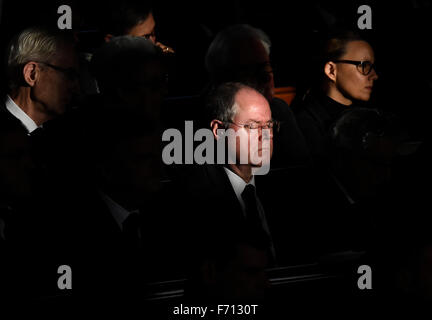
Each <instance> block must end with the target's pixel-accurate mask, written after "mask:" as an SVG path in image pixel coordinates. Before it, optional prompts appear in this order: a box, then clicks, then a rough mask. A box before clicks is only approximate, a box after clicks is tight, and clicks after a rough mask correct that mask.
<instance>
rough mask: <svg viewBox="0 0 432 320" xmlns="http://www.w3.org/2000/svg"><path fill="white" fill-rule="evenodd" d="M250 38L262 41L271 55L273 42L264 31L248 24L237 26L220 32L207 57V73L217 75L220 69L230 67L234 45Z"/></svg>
mask: <svg viewBox="0 0 432 320" xmlns="http://www.w3.org/2000/svg"><path fill="white" fill-rule="evenodd" d="M248 38H249V39H257V40H259V41H261V43H262V44H263V46H264V49H265V50H266V52H267V54H268V55H270V47H271V41H270V38H269V37H268V35H267V34H266V33H265V32H264V31H262V30H261V29H258V28H254V27H252V26H250V25H248V24H237V25H234V26H231V27H228V28H226V29H224V30H222V31H220V32H219V33H218V34H217V35H216V37H215V38H214V40H213V42H212V43H211V44H210V46H209V48H208V50H207V55H206V57H205V65H206V69H207V71H208V72H209V73H210V74H215V73H217V72H218V70H219V69H224V68H227V67H229V63H230V57H231V56H232V50H233V47H234V44H235V43H236V42H238V40H240V39H248Z"/></svg>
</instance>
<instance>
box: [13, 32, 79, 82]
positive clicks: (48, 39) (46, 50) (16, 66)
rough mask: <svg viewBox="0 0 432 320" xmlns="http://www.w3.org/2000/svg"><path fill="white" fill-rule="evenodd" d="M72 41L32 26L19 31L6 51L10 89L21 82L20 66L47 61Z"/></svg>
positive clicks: (58, 34) (56, 33)
mask: <svg viewBox="0 0 432 320" xmlns="http://www.w3.org/2000/svg"><path fill="white" fill-rule="evenodd" d="M68 42H70V43H72V42H71V41H68V40H67V39H66V37H64V36H63V35H61V34H60V33H59V32H56V31H50V30H47V29H44V28H39V27H32V28H28V29H25V30H23V31H21V32H20V33H19V34H18V35H17V36H15V38H14V39H13V40H12V41H11V43H10V45H9V47H8V51H7V69H8V74H9V87H10V88H11V89H13V88H16V87H18V86H20V84H21V83H22V81H23V79H22V68H23V67H24V65H25V64H27V63H28V62H30V61H36V62H37V61H39V62H49V61H50V60H52V59H53V57H54V56H55V54H56V53H57V51H58V50H59V48H60V47H61V46H62V45H64V44H66V43H68Z"/></svg>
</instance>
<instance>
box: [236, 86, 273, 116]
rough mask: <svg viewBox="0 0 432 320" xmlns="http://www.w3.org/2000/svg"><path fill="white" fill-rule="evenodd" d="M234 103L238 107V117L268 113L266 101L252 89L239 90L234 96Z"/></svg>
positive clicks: (268, 108)
mask: <svg viewBox="0 0 432 320" xmlns="http://www.w3.org/2000/svg"><path fill="white" fill-rule="evenodd" d="M235 102H236V103H237V106H238V111H237V114H239V115H245V114H248V115H249V114H252V115H253V114H263V113H270V107H269V104H268V102H267V99H266V98H265V97H264V96H263V95H262V94H260V93H259V92H257V91H256V90H253V89H249V88H243V89H240V91H239V92H237V94H236V97H235Z"/></svg>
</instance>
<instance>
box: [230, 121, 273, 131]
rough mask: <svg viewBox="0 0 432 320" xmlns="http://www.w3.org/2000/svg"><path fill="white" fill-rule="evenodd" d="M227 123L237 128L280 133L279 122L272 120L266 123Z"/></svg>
mask: <svg viewBox="0 0 432 320" xmlns="http://www.w3.org/2000/svg"><path fill="white" fill-rule="evenodd" d="M226 123H231V124H233V125H235V126H237V127H241V128H245V129H246V130H248V131H250V130H258V129H270V130H272V131H279V125H280V123H279V121H276V120H270V121H267V122H265V123H259V122H250V123H237V122H234V121H226Z"/></svg>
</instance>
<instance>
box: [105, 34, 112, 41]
mask: <svg viewBox="0 0 432 320" xmlns="http://www.w3.org/2000/svg"><path fill="white" fill-rule="evenodd" d="M112 37H113V35H112V34H111V33H107V34H106V35H105V37H104V40H105V42H110V41H111V38H112Z"/></svg>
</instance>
